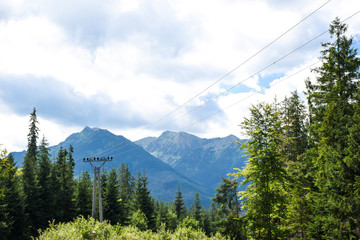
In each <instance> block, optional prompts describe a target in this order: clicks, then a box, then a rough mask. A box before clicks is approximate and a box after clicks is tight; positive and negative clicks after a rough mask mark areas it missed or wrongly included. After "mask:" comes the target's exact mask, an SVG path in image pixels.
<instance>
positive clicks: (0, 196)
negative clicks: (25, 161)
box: [0, 149, 27, 239]
mask: <svg viewBox="0 0 360 240" xmlns="http://www.w3.org/2000/svg"><path fill="white" fill-rule="evenodd" d="M5 156H6V150H3V149H1V151H0V238H1V239H25V238H26V234H27V232H26V228H25V227H26V226H25V223H26V222H25V221H26V219H25V214H24V199H23V194H22V192H21V188H20V178H19V177H20V172H19V171H18V169H17V168H16V166H15V163H14V158H13V156H12V155H11V154H10V155H9V156H8V157H5Z"/></svg>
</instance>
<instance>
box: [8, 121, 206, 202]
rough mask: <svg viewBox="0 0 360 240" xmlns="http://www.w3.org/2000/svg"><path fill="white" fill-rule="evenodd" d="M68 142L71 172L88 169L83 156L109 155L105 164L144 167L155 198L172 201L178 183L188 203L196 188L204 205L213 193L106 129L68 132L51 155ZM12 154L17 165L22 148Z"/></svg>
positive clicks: (20, 157)
mask: <svg viewBox="0 0 360 240" xmlns="http://www.w3.org/2000/svg"><path fill="white" fill-rule="evenodd" d="M143 142H146V141H143ZM70 145H72V146H73V147H74V153H73V156H74V159H75V175H78V174H80V173H81V172H82V171H89V172H90V173H92V171H93V170H92V168H91V166H90V164H89V163H86V162H83V158H84V157H93V156H99V155H100V156H113V157H114V160H113V161H112V162H106V163H105V168H107V169H109V168H113V167H116V168H117V167H118V166H119V165H120V163H122V162H123V163H126V164H128V166H129V170H130V171H131V172H133V173H134V174H137V173H138V172H139V171H145V174H146V176H147V177H148V178H149V188H150V189H151V193H152V194H153V196H154V197H155V198H160V199H163V200H165V201H172V200H173V199H174V196H175V192H176V190H177V185H178V184H180V185H181V189H182V192H183V196H184V199H185V200H186V202H187V204H191V203H192V199H193V198H194V195H195V192H196V190H198V191H199V193H200V195H201V198H202V202H203V203H204V206H208V205H209V203H210V197H213V196H212V195H210V193H211V192H212V190H211V189H210V188H209V186H202V185H201V184H199V183H196V182H194V181H192V180H190V179H189V178H187V177H186V176H184V175H183V174H181V173H180V172H178V171H176V170H174V169H173V168H172V167H171V166H169V165H168V164H166V163H164V162H163V161H161V160H159V159H158V158H156V157H155V156H153V155H151V154H149V153H148V152H147V151H145V150H144V149H143V148H142V147H140V146H139V145H137V144H135V143H133V142H131V141H130V140H128V139H126V138H124V137H123V136H118V135H114V134H112V133H111V132H109V131H107V130H104V129H99V128H89V127H86V128H84V129H83V130H82V131H81V132H79V133H74V134H71V135H70V136H69V137H68V138H66V140H65V141H64V142H61V143H60V144H58V145H56V146H52V147H50V149H51V155H52V158H54V159H55V158H56V155H57V152H58V151H59V149H60V147H63V148H68V147H69V146H70ZM13 155H14V157H15V161H16V162H17V163H18V165H19V166H21V164H22V162H23V158H24V156H25V152H21V153H13Z"/></svg>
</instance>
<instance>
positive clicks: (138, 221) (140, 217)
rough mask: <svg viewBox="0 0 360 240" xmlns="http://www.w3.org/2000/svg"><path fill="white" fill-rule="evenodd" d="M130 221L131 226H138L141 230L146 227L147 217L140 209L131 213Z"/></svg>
mask: <svg viewBox="0 0 360 240" xmlns="http://www.w3.org/2000/svg"><path fill="white" fill-rule="evenodd" d="M130 223H131V225H132V226H135V227H137V228H139V229H140V230H141V231H145V230H146V229H148V220H147V217H146V215H145V214H144V213H143V212H142V211H141V210H140V209H138V210H137V211H135V212H134V213H133V215H132V216H131V221H130Z"/></svg>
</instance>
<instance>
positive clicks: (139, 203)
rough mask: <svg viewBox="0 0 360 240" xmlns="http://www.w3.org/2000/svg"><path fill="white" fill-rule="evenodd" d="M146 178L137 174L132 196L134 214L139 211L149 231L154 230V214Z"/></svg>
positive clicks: (152, 201)
mask: <svg viewBox="0 0 360 240" xmlns="http://www.w3.org/2000/svg"><path fill="white" fill-rule="evenodd" d="M147 185H148V178H147V177H146V176H145V175H143V174H141V173H140V172H139V174H138V177H137V179H136V182H135V189H134V196H133V209H134V213H136V212H137V211H138V210H140V211H141V212H142V213H143V214H144V215H145V217H146V219H147V221H148V222H147V226H148V227H149V229H152V230H155V227H156V221H155V212H154V200H153V198H152V196H151V195H150V190H149V189H148V187H147Z"/></svg>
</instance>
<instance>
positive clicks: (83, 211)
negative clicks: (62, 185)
mask: <svg viewBox="0 0 360 240" xmlns="http://www.w3.org/2000/svg"><path fill="white" fill-rule="evenodd" d="M76 185H77V189H76V208H77V215H82V216H84V217H88V216H91V211H92V190H93V189H92V186H93V185H92V182H91V179H90V174H89V173H88V172H86V171H85V172H83V173H82V175H81V176H80V178H79V180H78V181H77V184H76Z"/></svg>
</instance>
